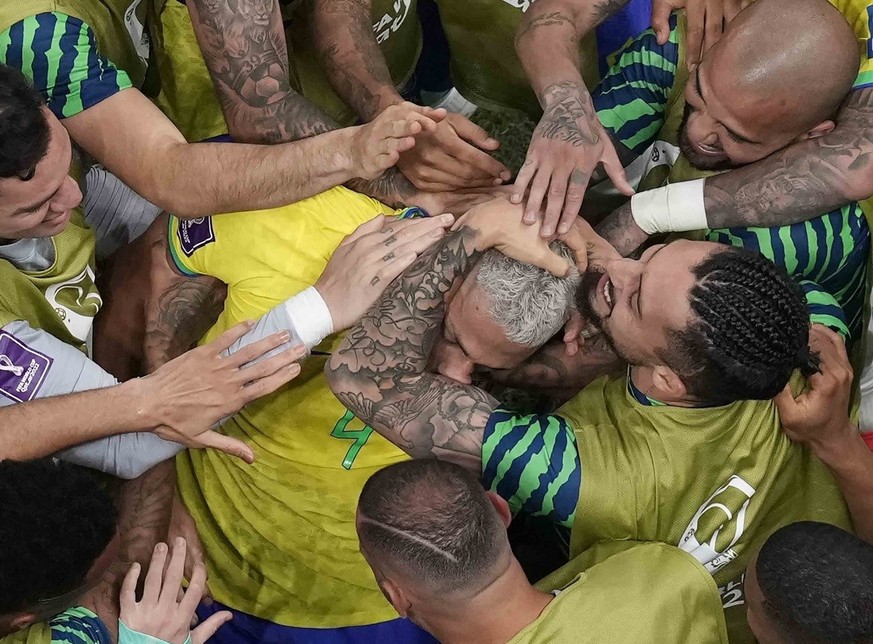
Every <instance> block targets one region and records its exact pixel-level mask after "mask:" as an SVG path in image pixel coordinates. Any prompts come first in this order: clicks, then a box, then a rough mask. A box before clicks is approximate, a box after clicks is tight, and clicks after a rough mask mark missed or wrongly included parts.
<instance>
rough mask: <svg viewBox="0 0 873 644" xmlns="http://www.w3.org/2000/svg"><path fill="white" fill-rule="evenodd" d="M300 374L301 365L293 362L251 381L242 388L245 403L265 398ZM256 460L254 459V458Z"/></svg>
mask: <svg viewBox="0 0 873 644" xmlns="http://www.w3.org/2000/svg"><path fill="white" fill-rule="evenodd" d="M299 375H300V365H299V364H296V363H295V364H292V365H291V366H290V367H288V368H287V369H279V371H277V372H276V373H274V374H273V375H271V376H267V377H266V378H261V379H260V380H256V381H254V382H250V383H249V384H247V385H246V386H245V387H243V389H242V396H243V400H244V401H245V404H248V403H250V402H252V401H253V400H257V399H258V398H263V397H264V396H267V395H269V394H271V393H273V392H274V391H276V390H277V389H278V388H279V387H283V386H284V385H287V384H288V383H289V382H291V381H292V380H294V378H296V377H297V376H299ZM241 458H243V460H245V461H246V462H247V463H251V462H252V461H249V460H246V458H244V457H241ZM252 460H254V459H252Z"/></svg>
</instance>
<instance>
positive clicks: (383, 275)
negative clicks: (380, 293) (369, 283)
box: [375, 252, 418, 289]
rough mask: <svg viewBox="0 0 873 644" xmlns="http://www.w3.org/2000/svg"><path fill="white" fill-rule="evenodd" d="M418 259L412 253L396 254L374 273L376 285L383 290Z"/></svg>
mask: <svg viewBox="0 0 873 644" xmlns="http://www.w3.org/2000/svg"><path fill="white" fill-rule="evenodd" d="M417 258H418V255H417V254H416V253H413V252H409V253H403V254H397V255H396V256H395V257H393V258H392V259H390V260H388V261H386V262H385V263H384V265H383V266H382V268H380V269H379V270H378V271H377V272H376V277H377V278H378V280H377V281H376V282H375V283H376V284H381V285H382V288H383V289H384V288H385V287H386V286H388V284H390V283H391V282H392V281H394V279H395V278H396V277H397V276H398V275H400V273H402V272H403V271H405V270H406V269H407V268H409V267H410V266H412V263H413V262H414V261H415V260H416V259H417Z"/></svg>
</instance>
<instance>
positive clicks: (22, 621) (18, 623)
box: [9, 613, 39, 632]
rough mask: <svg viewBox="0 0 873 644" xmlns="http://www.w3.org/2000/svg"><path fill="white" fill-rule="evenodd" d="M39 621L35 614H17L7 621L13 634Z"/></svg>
mask: <svg viewBox="0 0 873 644" xmlns="http://www.w3.org/2000/svg"><path fill="white" fill-rule="evenodd" d="M37 621H39V620H38V619H37V616H36V614H35V613H19V614H18V615H16V616H15V617H13V618H12V619H10V620H9V626H10V627H11V629H12V631H13V632H16V631H23V630H24V629H25V628H28V627H29V626H33V625H34V624H36V623H37Z"/></svg>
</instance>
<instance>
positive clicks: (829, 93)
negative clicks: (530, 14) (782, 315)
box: [592, 0, 873, 340]
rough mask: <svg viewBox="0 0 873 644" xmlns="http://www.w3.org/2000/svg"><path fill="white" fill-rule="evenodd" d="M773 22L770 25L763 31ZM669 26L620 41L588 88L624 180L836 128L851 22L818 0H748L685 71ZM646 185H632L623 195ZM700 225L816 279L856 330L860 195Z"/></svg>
mask: <svg viewBox="0 0 873 644" xmlns="http://www.w3.org/2000/svg"><path fill="white" fill-rule="evenodd" d="M776 23H778V24H779V25H780V28H779V29H775V30H774V28H773V25H774V24H776ZM670 26H671V31H670V35H669V38H668V40H667V42H666V43H665V44H663V45H659V44H658V43H657V41H656V39H655V35H654V33H653V32H651V31H648V32H646V33H644V34H642V35H641V36H640V37H638V38H637V39H635V40H634V41H633V42H632V43H630V44H629V45H628V47H627V48H626V49H625V50H624V51H623V52H622V53H621V55H620V56H619V57H618V59H617V62H616V64H615V65H614V66H613V67H612V69H610V71H609V73H608V74H607V75H606V76H605V77H604V80H603V82H602V83H601V84H600V85H599V86H598V87H597V88H595V90H594V92H593V93H592V97H593V100H594V106H595V108H596V109H597V114H598V117H599V118H600V120H601V121H602V122H603V124H604V126H605V128H606V130H607V131H608V132H609V134H610V136H611V137H612V139H613V142H614V143H615V145H616V147H617V148H619V150H620V156H621V157H622V158H623V159H624V160H625V165H626V168H627V171H628V174H629V175H630V180H631V182H632V183H633V184H634V186H635V187H638V188H639V189H641V190H643V189H646V188H650V187H653V186H660V185H662V184H664V183H667V182H669V183H670V184H674V183H676V182H679V181H682V180H684V179H687V178H689V177H695V176H700V175H705V174H708V173H710V172H712V171H719V170H725V169H728V168H733V167H738V166H741V165H745V164H748V163H753V162H755V161H758V160H760V159H762V158H764V157H765V156H768V155H770V154H772V153H773V152H774V151H777V150H779V149H781V148H783V147H785V146H786V145H790V144H791V143H793V142H796V141H801V140H806V139H813V138H816V137H820V136H824V135H825V134H827V133H828V132H830V131H831V130H833V128H834V127H835V124H834V121H833V118H834V115H835V114H836V112H837V110H838V108H839V106H840V103H841V102H842V100H843V97H844V96H845V95H846V94H847V93H848V92H849V89H850V88H851V85H852V81H853V80H854V78H855V75H856V73H857V68H858V54H857V46H856V42H855V37H854V35H853V34H852V31H851V29H850V28H849V26H848V24H846V21H845V20H844V18H843V17H842V15H841V14H840V13H839V12H838V11H837V10H836V9H835V8H834V7H833V6H831V5H830V4H829V3H827V2H825V1H824V0H803V4H797V3H791V4H790V7H789V3H787V2H785V1H783V0H761V1H760V2H755V3H754V4H752V5H751V6H750V7H749V8H747V9H745V10H743V11H742V12H740V14H739V15H738V16H737V17H736V18H735V19H734V20H733V21H732V22H731V23H730V24H729V25H728V28H727V30H726V31H725V34H724V36H723V37H722V39H721V40H719V41H718V43H717V44H716V45H715V46H714V47H713V48H712V49H710V50H709V51H708V52H707V53H706V54H705V55H704V56H703V59H702V62H701V63H700V64H699V65H697V66H696V67H695V68H694V69H693V71H691V72H690V73H689V72H688V71H687V67H686V64H685V51H686V40H685V31H686V27H685V20H684V16H683V15H682V14H674V16H673V17H672V18H671V20H670ZM798 33H803V34H805V36H806V37H807V38H808V39H809V40H808V42H807V41H806V40H803V39H798V38H797V34H798ZM798 88H804V91H799V90H798ZM686 185H688V184H681V183H680V184H678V185H675V186H673V188H672V189H674V190H681V189H683V186H686ZM651 194H653V193H651V192H641V193H640V194H639V195H638V196H637V197H634V199H633V202H632V203H642V202H644V199H646V198H648V197H647V196H648V195H651ZM694 203H695V202H694V199H692V198H690V197H689V198H687V199H686V206H685V208H686V209H685V210H675V211H673V213H672V217H673V219H674V220H675V221H676V222H679V221H680V220H683V218H684V219H688V218H691V219H695V218H697V217H698V215H699V214H700V213H698V212H696V211H694ZM630 207H631V206H630V204H629V203H628V204H626V205H623V206H621V207H620V209H624V208H630ZM689 209H690V210H689ZM868 210H869V209H868ZM870 212H873V210H871V211H870ZM604 225H605V226H608V224H604ZM601 230H603V227H601ZM702 234H703V238H704V239H707V240H709V241H716V242H721V243H728V244H733V245H735V246H743V247H746V248H750V249H751V250H756V251H759V252H761V253H763V254H764V255H765V256H767V257H768V258H770V259H771V260H772V261H774V262H775V263H776V264H779V265H780V266H784V267H785V268H786V269H787V270H788V271H789V273H790V274H791V275H792V276H794V277H795V278H796V279H798V280H811V281H814V282H816V283H817V284H818V286H819V287H821V288H822V289H823V290H825V291H827V292H828V293H830V294H831V295H833V296H834V298H835V299H836V300H837V302H838V303H839V304H840V306H841V307H842V309H843V312H844V313H845V315H846V318H847V319H848V322H849V328H850V330H851V337H852V339H853V340H858V339H860V335H861V330H862V326H863V324H862V322H863V319H862V318H863V309H864V298H865V294H866V289H865V283H866V277H867V261H868V255H869V252H870V250H869V249H870V231H869V228H868V225H867V220H866V211H865V208H864V207H863V205H862V204H859V203H858V202H852V203H849V204H846V205H844V206H842V207H840V208H837V209H835V210H833V211H831V212H828V213H825V214H824V215H821V216H820V217H818V218H817V219H812V220H809V221H806V222H802V223H798V224H793V225H785V226H775V227H772V228H756V227H751V228H747V227H737V228H725V229H706V230H705V231H704V232H703V233H702ZM620 250H633V249H627V248H625V249H620Z"/></svg>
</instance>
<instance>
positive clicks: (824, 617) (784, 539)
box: [755, 521, 873, 644]
mask: <svg viewBox="0 0 873 644" xmlns="http://www.w3.org/2000/svg"><path fill="white" fill-rule="evenodd" d="M755 573H756V575H757V578H758V585H759V586H760V588H761V593H762V594H763V595H764V600H765V609H766V610H767V611H768V613H769V614H770V616H771V617H772V618H773V621H774V622H775V623H776V624H777V626H778V627H779V628H780V630H781V631H782V632H783V633H784V635H785V636H786V637H788V638H789V639H790V640H791V641H792V642H798V643H799V644H812V643H816V644H817V643H819V642H845V643H848V642H852V643H862V642H863V643H870V642H873V546H871V545H870V544H869V543H865V542H863V541H861V540H860V539H859V538H858V537H856V536H854V535H852V534H849V533H848V532H846V531H845V530H841V529H840V528H838V527H836V526H833V525H829V524H827V523H818V522H815V521H800V522H798V523H792V524H790V525H788V526H785V527H784V528H781V529H779V530H777V531H776V532H774V533H773V534H772V535H771V536H770V538H769V539H768V540H767V542H766V543H765V544H764V546H763V547H762V548H761V551H760V553H759V554H758V560H757V563H756V564H755Z"/></svg>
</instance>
